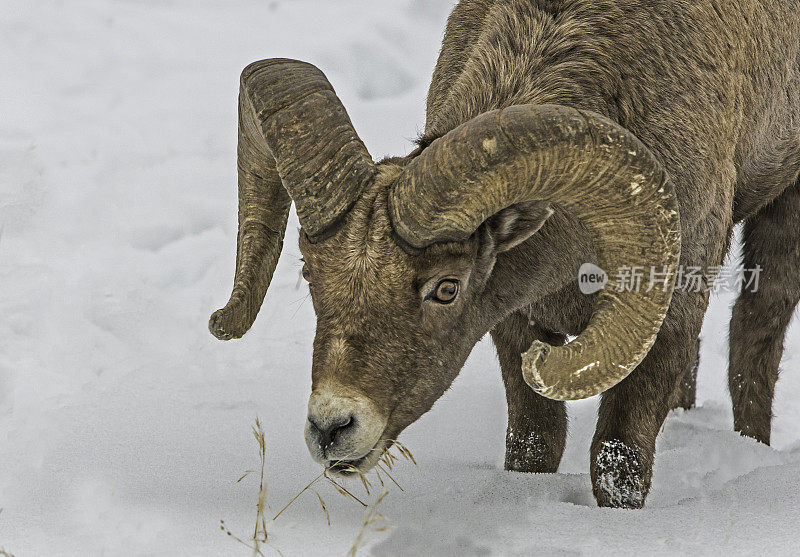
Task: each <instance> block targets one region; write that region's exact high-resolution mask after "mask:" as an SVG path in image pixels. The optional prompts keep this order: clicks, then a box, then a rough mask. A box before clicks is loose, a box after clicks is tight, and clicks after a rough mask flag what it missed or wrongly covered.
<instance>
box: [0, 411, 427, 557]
mask: <svg viewBox="0 0 800 557" xmlns="http://www.w3.org/2000/svg"><path fill="white" fill-rule="evenodd" d="M253 436H254V437H255V439H256V442H257V443H258V450H259V456H260V458H261V468H260V471H259V485H258V499H257V503H256V520H255V528H254V529H253V536H252V539H251V540H244V539H242V538H241V537H239V536H236V535H235V534H234V533H233V532H231V531H230V529H229V528H228V527H227V525H226V524H225V521H223V520H220V529H221V530H222V531H223V532H225V534H226V535H227V536H229V537H230V538H231V539H233V540H235V541H237V542H239V543H240V544H242V545H244V546H245V547H248V548H250V549H251V550H252V551H253V556H254V557H255V556H262V557H265V556H264V553H263V552H262V546H267V547H269V548H270V549H272V550H273V551H275V552H277V553H278V554H280V555H283V554H282V553H281V552H280V550H278V549H277V548H276V547H274V546H273V545H272V544H271V542H270V538H269V535H268V534H267V519H266V513H265V509H268V508H269V505H268V504H267V482H266V480H265V479H264V467H265V464H266V455H267V449H266V441H265V435H264V429H263V428H262V427H261V422H260V421H259V419H258V418H256V421H255V425H254V426H253ZM390 442H391V443H392V446H391V447H390V448H389V449H387V450H386V451H384V453H383V454H382V455H381V456H380V458H378V459H373V458H372V457H371V456H367V461H369V463H370V464H372V465H373V466H374V467H373V468H372V469H371V470H370V471H368V472H364V471H363V470H361V469H359V468H356V467H355V466H352V465H350V464H349V463H348V460H347V457H345V458H343V459H341V460H338V461H336V462H333V463H331V464H330V465H329V466H326V467H325V468H323V470H322V472H320V474H319V475H318V476H317V477H315V478H314V479H312V480H311V481H310V482H308V484H306V486H305V487H304V488H303V489H301V490H300V491H299V492H298V493H297V495H295V496H294V497H292V499H291V500H290V501H289V502H288V503H286V505H284V507H283V508H282V509H281V510H280V511H278V513H277V514H276V515H275V516H274V517H272V519H271V520H270V522H275V521H276V520H277V519H278V518H279V517H280V516H281V515H282V514H283V513H284V512H285V511H286V510H287V509H288V508H289V507H291V506H292V504H293V503H294V502H295V501H297V499H298V498H299V497H300V496H301V495H303V493H305V492H306V491H308V490H311V491H313V492H314V493H315V494H316V496H317V501H318V502H319V506H320V509H322V513H323V515H324V516H325V520H326V521H327V523H328V527H330V526H331V515H330V511H329V510H328V505H327V504H326V503H325V500H324V499H323V498H322V495H320V493H319V491H317V490H316V489H315V486H316V485H317V484H318V482H320V481H323V480H324V483H328V484H330V485H331V486H333V488H334V490H336V492H337V493H338V494H339V495H341V496H343V497H345V498H346V499H349V500H351V501H353V502H355V503H358V504H359V505H361V506H362V507H363V508H364V516H363V519H362V522H361V527H360V529H359V531H358V533H357V535H356V538H355V541H354V542H353V545H352V547H351V548H350V551H349V553H348V557H353V556H355V555H356V553H357V552H358V551H359V550H360V549H361V548H363V547H364V545H365V544H366V543H367V541H368V536H369V534H370V533H371V532H385V531H387V530H389V529H390V528H391V526H390V524H389V521H388V519H387V518H386V517H385V516H384V515H383V514H381V513H379V512H378V510H377V508H378V506H379V505H380V504H381V503H382V502H383V500H384V499H385V498H386V496H387V495H389V490H388V489H387V487H386V483H385V482H384V477H386V478H387V479H388V480H390V481H391V482H392V483H393V484H394V485H395V486H397V488H398V489H400V491H404V490H403V487H402V486H401V485H400V484H399V483H398V482H397V481H396V480H395V479H394V477H393V476H392V475H391V474H390V473H389V470H392V469H393V466H394V465H395V464H396V463H397V462H398V461H399V460H400V458H402V459H404V460H406V461H408V462H411V463H412V464H414V465H416V464H417V461H416V460H414V456H413V455H412V454H411V451H410V450H408V447H406V446H405V445H403V444H402V443H400V442H399V441H394V440H390ZM392 449H396V450H397V452H398V453H399V457H398V456H397V455H395V454H393V453H392ZM334 470H336V471H341V472H349V473H352V474H354V475H357V476H358V477H359V479H360V480H361V484H362V485H363V487H364V491H365V492H366V494H367V497H369V496H370V494H371V491H372V488H373V485H372V482H371V481H370V479H369V477H368V476H369V475H370V474H375V477H376V478H377V480H378V482H379V483H380V485H381V492H380V494H379V495H378V497H377V498H376V499H375V501H373V502H372V503H371V504H367V503H365V502H364V501H363V500H362V499H361V498H359V497H358V496H356V495H355V494H354V493H353V492H352V491H350V490H349V489H347V488H346V487H345V486H344V485H342V484H341V483H339V482H338V481H336V478H334V477H333V476H332V475H331V472H332V471H334ZM255 472H256V471H255V470H248V471H246V472H245V473H244V474H243V475H242V476H241V477H240V478H239V479H238V480H236V481H237V483H238V482H241V481H242V480H243V479H245V478H246V477H248V476H249V475H251V474H253V473H255ZM0 557H3V554H2V553H0Z"/></svg>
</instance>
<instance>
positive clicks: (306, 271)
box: [301, 265, 311, 282]
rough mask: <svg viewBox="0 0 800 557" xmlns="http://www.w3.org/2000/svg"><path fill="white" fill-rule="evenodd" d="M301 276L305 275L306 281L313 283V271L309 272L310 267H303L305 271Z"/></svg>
mask: <svg viewBox="0 0 800 557" xmlns="http://www.w3.org/2000/svg"><path fill="white" fill-rule="evenodd" d="M301 274H302V275H303V278H304V279H305V280H306V281H308V282H311V271H309V270H308V266H307V265H303V270H302V272H301Z"/></svg>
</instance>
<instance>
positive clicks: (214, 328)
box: [208, 306, 244, 340]
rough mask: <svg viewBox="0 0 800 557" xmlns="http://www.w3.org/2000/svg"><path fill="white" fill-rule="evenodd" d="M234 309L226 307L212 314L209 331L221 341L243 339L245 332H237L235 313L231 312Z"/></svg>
mask: <svg viewBox="0 0 800 557" xmlns="http://www.w3.org/2000/svg"><path fill="white" fill-rule="evenodd" d="M231 309H232V308H230V307H229V306H225V307H224V308H222V309H218V310H217V311H215V312H214V313H212V314H211V317H210V318H209V320H208V330H209V332H210V333H211V334H212V335H214V337H216V338H217V339H219V340H231V339H234V338H241V337H242V335H243V334H244V332H239V331H237V327H236V326H235V325H234V323H233V322H234V321H235V319H234V316H235V312H234V311H231Z"/></svg>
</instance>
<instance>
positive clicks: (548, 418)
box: [492, 312, 567, 472]
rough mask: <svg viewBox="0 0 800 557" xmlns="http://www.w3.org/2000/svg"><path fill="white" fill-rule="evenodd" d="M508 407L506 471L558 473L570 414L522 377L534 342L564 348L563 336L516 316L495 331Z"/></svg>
mask: <svg viewBox="0 0 800 557" xmlns="http://www.w3.org/2000/svg"><path fill="white" fill-rule="evenodd" d="M492 340H493V341H494V344H495V347H496V348H497V356H498V358H499V360H500V368H501V369H502V372H503V383H504V384H505V387H506V401H507V403H508V429H507V431H506V460H505V468H506V470H514V471H516V472H556V471H557V470H558V464H559V462H561V455H562V454H563V452H564V445H565V443H566V438H567V410H566V406H565V405H564V403H563V402H561V401H556V400H550V399H548V398H545V397H543V396H541V395H538V394H536V393H535V392H534V391H533V389H531V388H530V387H529V386H528V385H527V384H526V383H525V380H524V379H523V377H522V353H523V352H524V351H525V350H527V349H528V347H530V345H531V343H532V342H533V341H534V340H541V341H543V342H547V343H549V344H553V345H560V344H564V341H565V340H566V338H565V337H564V336H563V335H559V334H555V333H549V332H547V331H545V330H543V329H541V328H540V327H538V326H536V325H531V324H530V323H529V321H528V319H527V317H526V316H524V315H523V314H522V313H519V312H517V313H514V314H512V315H511V316H509V317H508V318H507V319H506V320H505V321H503V322H501V323H499V324H498V325H497V326H495V328H494V329H493V330H492Z"/></svg>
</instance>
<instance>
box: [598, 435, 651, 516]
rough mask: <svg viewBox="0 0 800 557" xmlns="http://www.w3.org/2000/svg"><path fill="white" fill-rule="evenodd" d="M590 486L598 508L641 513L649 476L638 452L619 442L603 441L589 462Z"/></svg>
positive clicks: (648, 487)
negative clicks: (590, 468) (590, 467)
mask: <svg viewBox="0 0 800 557" xmlns="http://www.w3.org/2000/svg"><path fill="white" fill-rule="evenodd" d="M592 484H593V491H594V496H595V499H597V504H598V506H600V507H614V508H619V509H641V508H642V507H643V506H644V500H645V498H646V497H647V492H648V491H649V489H650V474H649V470H645V467H644V466H642V459H641V458H640V455H639V453H638V451H636V450H635V449H632V448H631V447H629V446H628V445H626V444H625V443H623V442H622V441H617V440H612V441H603V442H602V444H601V446H600V450H599V451H598V452H597V456H596V457H595V458H594V462H592Z"/></svg>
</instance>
